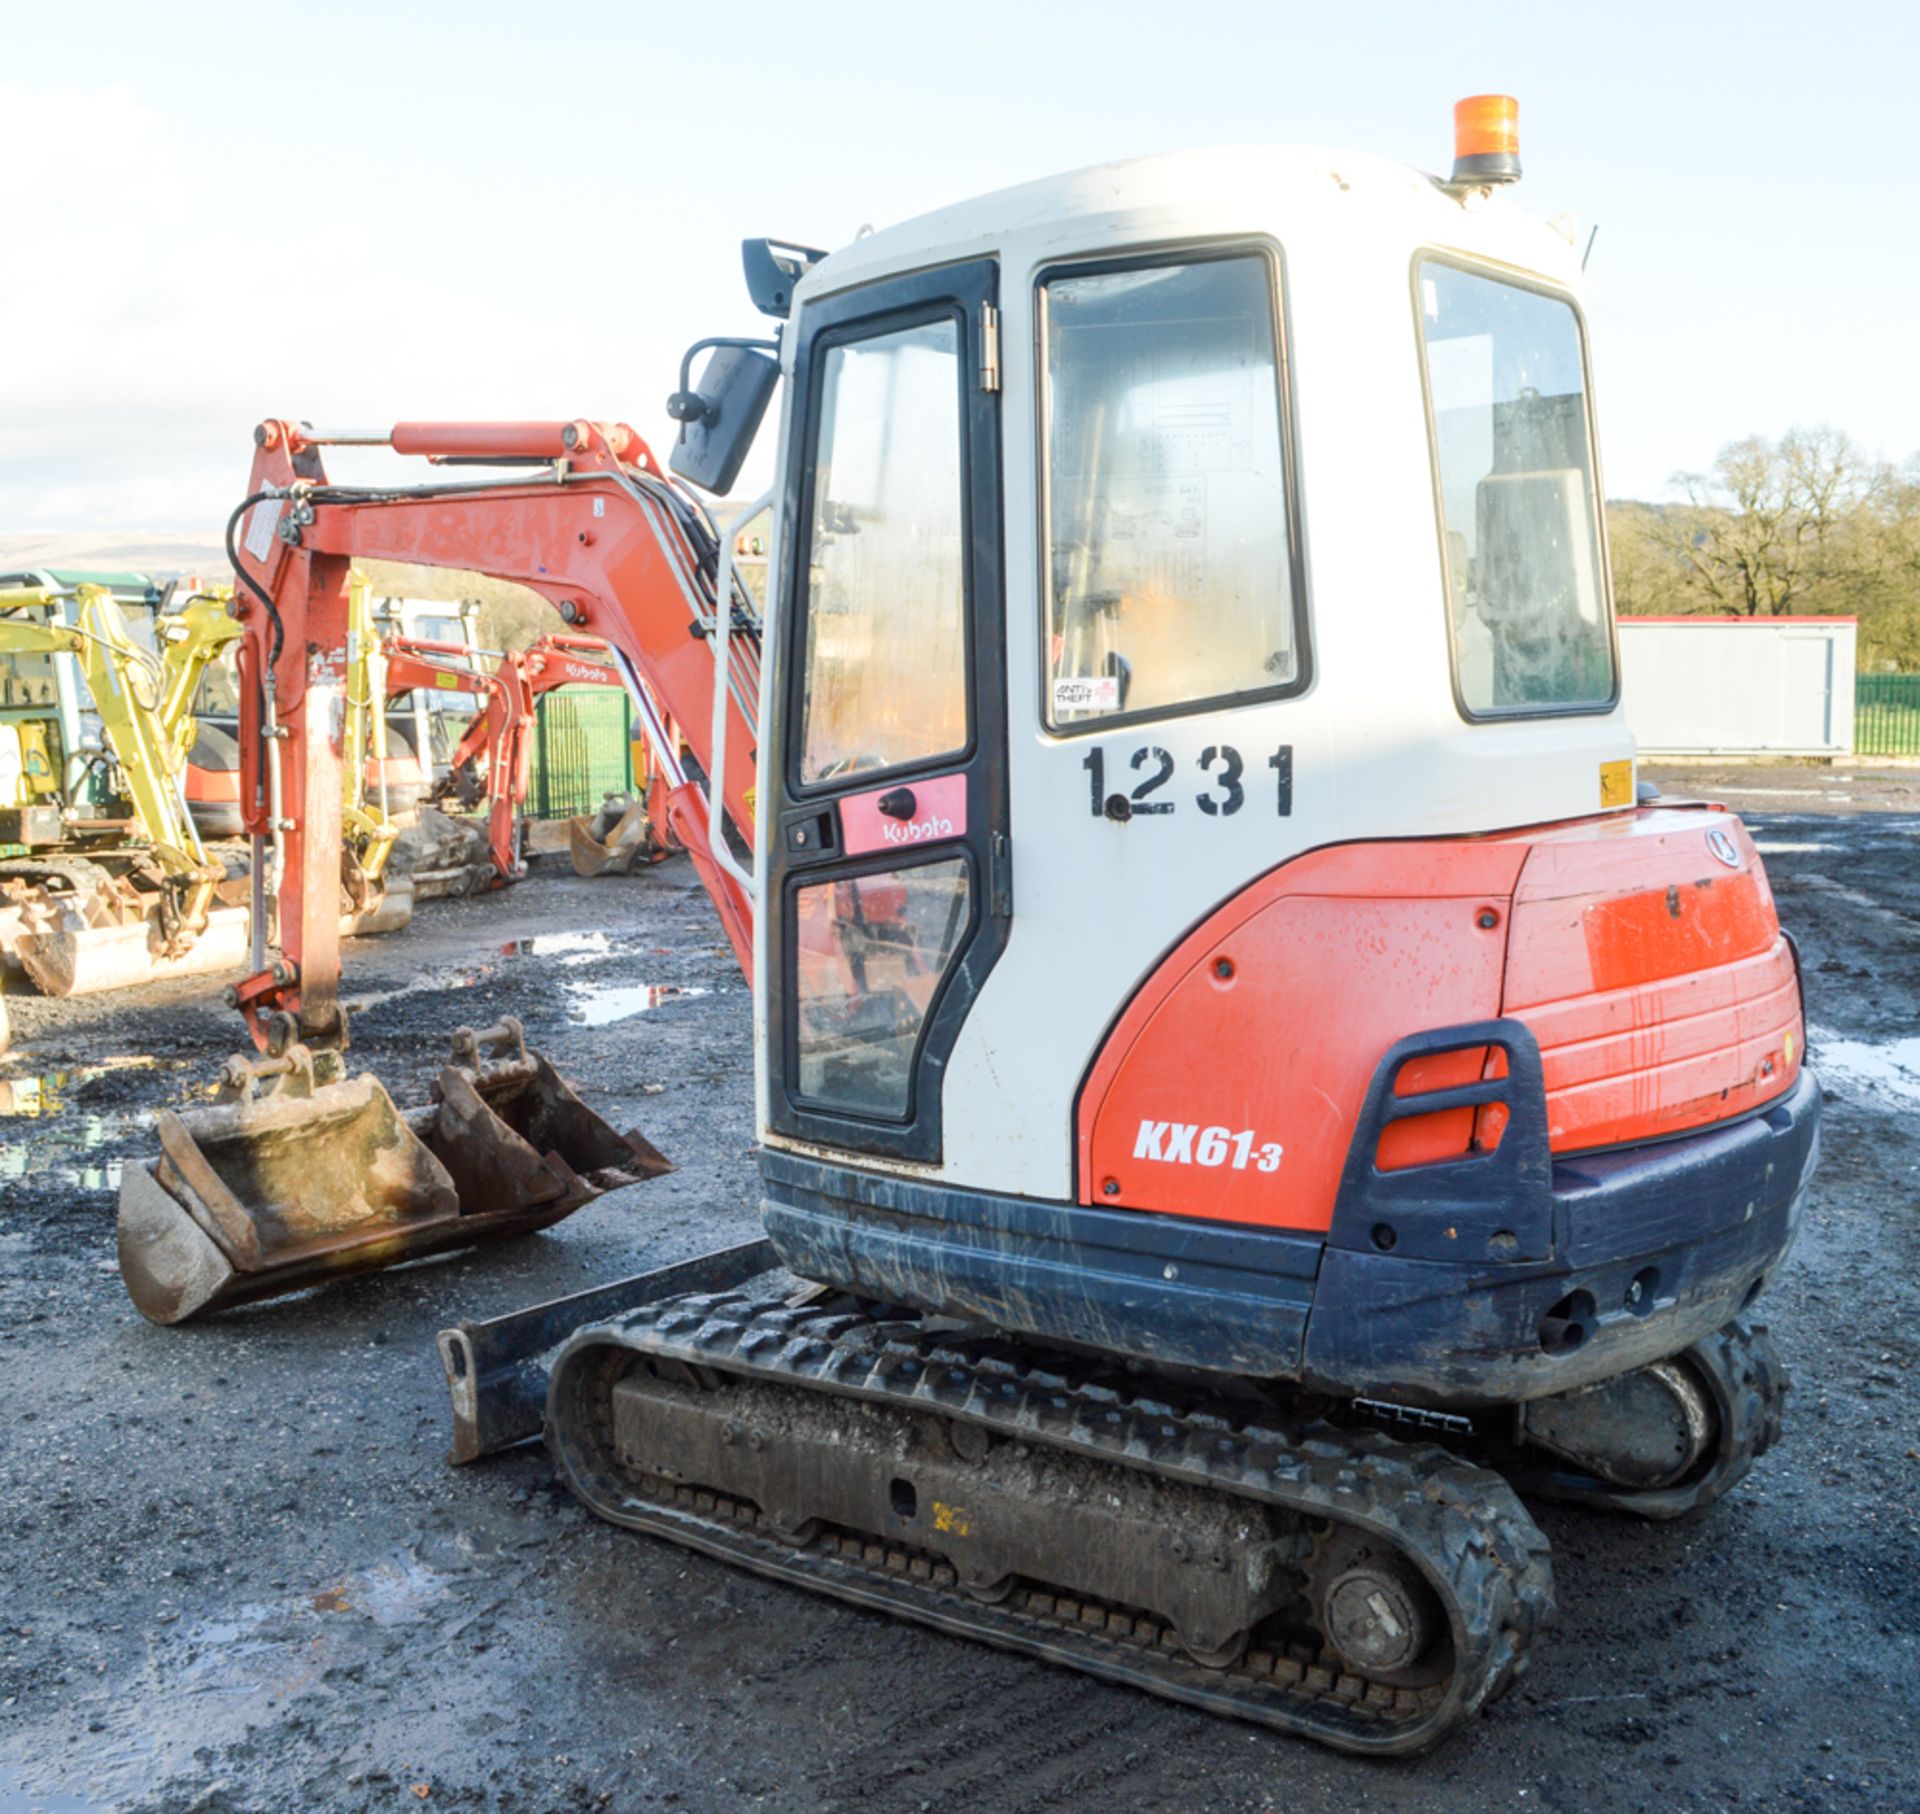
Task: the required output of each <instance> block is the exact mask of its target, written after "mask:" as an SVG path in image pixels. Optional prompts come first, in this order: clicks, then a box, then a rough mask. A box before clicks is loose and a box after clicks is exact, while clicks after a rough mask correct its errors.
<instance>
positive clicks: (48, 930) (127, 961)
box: [14, 907, 248, 997]
mask: <svg viewBox="0 0 1920 1814" xmlns="http://www.w3.org/2000/svg"><path fill="white" fill-rule="evenodd" d="M14 949H15V952H16V954H17V955H18V958H19V961H20V967H21V968H22V969H23V970H24V971H25V972H26V973H27V978H28V980H29V981H30V982H31V983H32V984H33V986H34V987H35V988H36V989H38V990H39V991H40V993H41V994H42V995H53V996H60V997H65V996H69V995H98V994H100V993H101V992H102V991H103V990H107V989H130V988H133V987H135V986H136V985H138V984H140V983H157V982H167V981H170V980H172V979H173V978H175V977H182V976H208V975H212V974H214V973H216V972H219V971H223V970H239V969H242V968H243V967H244V966H245V964H246V961H247V953H248V940H247V910H246V909H245V908H244V907H216V908H215V909H214V910H213V911H212V912H211V913H209V914H208V915H207V924H206V928H205V930H203V931H202V932H200V933H199V934H198V935H197V936H196V937H195V938H194V940H193V942H192V944H190V945H188V946H187V948H186V949H185V950H184V951H182V952H180V953H179V954H177V955H175V956H168V955H166V954H165V952H164V951H163V950H161V949H160V948H159V939H158V936H157V933H156V929H155V924H154V921H153V919H152V917H151V916H148V917H146V918H142V919H135V920H124V921H119V922H118V923H115V922H113V921H103V922H101V923H96V924H91V925H90V924H88V923H87V921H86V920H85V918H84V917H83V916H82V915H81V914H79V913H77V912H75V911H74V910H73V909H71V908H63V909H62V910H61V911H59V912H58V913H57V914H54V915H51V916H45V917H43V918H42V919H41V920H40V921H39V923H38V924H37V925H35V927H34V928H33V929H32V930H30V931H25V932H23V933H22V934H21V935H20V937H19V939H18V941H17V943H16V945H15V947H14Z"/></svg>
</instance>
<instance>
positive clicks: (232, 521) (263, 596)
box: [226, 491, 287, 673]
mask: <svg viewBox="0 0 1920 1814" xmlns="http://www.w3.org/2000/svg"><path fill="white" fill-rule="evenodd" d="M272 495H273V494H272V493H271V492H266V491H256V492H254V493H253V494H252V495H251V496H250V497H244V498H242V499H241V500H240V503H239V505H238V507H237V508H236V509H235V510H234V513H233V515H232V516H230V517H228V518H227V537H226V540H227V565H228V566H229V567H231V568H232V569H233V570H234V572H235V573H236V574H237V575H238V576H239V578H240V580H241V582H242V583H243V584H244V585H245V586H246V588H247V590H248V591H249V592H251V593H252V594H253V595H254V597H255V598H257V599H258V600H259V601H260V602H261V603H262V604H263V605H265V606H266V608H267V616H268V617H269V618H271V619H272V621H273V648H272V652H271V653H270V654H269V655H268V657H267V671H268V672H269V673H271V672H272V671H273V669H274V668H276V667H277V666H279V663H280V650H281V647H282V645H283V644H284V643H285V642H286V634H287V633H286V626H285V625H284V624H283V623H281V621H280V607H279V606H278V605H276V604H275V603H274V602H273V598H272V595H271V594H269V592H268V591H267V589H266V587H264V586H263V585H261V583H260V582H259V581H258V580H257V579H255V578H254V577H253V575H252V574H251V573H249V572H248V571H247V570H246V568H245V567H243V566H242V565H241V564H240V551H239V550H238V549H237V548H236V547H234V545H233V532H234V531H235V530H236V529H237V528H239V526H240V519H241V518H242V517H243V516H245V515H246V514H247V512H248V511H249V510H251V509H252V508H253V507H254V505H256V504H264V503H265V502H266V501H267V499H268V498H269V497H271V496H272Z"/></svg>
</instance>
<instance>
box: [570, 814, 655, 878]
mask: <svg viewBox="0 0 1920 1814" xmlns="http://www.w3.org/2000/svg"><path fill="white" fill-rule="evenodd" d="M652 835H653V828H652V825H651V824H650V823H649V821H648V818H647V807H646V802H645V801H644V800H633V799H629V798H628V797H627V796H626V795H624V794H609V795H608V796H607V798H606V800H605V801H604V802H603V803H602V805H601V807H600V810H599V811H598V812H592V813H583V814H581V815H580V816H579V817H578V818H573V819H569V820H568V821H567V854H568V855H569V856H570V857H572V859H573V873H574V874H575V875H579V876H585V877H587V878H588V879H589V880H591V879H592V878H593V877H595V876H605V875H619V876H623V875H630V874H632V872H633V870H634V869H635V868H636V867H637V866H638V865H639V864H641V863H644V862H651V861H652V860H653V857H654V854H655V853H654V850H653V845H652Z"/></svg>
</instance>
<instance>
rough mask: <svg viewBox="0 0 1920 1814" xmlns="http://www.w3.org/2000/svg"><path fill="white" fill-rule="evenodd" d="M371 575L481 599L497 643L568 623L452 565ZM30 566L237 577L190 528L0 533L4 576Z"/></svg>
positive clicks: (378, 570) (430, 594)
mask: <svg viewBox="0 0 1920 1814" xmlns="http://www.w3.org/2000/svg"><path fill="white" fill-rule="evenodd" d="M361 565H362V568H363V570H364V571H365V573H366V575H367V578H368V579H369V580H370V581H372V583H373V585H374V586H375V587H376V588H377V589H378V590H379V591H380V592H381V593H383V594H386V595H388V596H390V597H394V598H427V599H445V600H454V599H463V598H477V599H478V600H479V601H480V605H481V611H480V624H481V635H482V637H483V638H484V639H485V640H486V642H487V643H488V645H489V646H490V647H494V648H503V649H520V648H525V647H526V645H527V644H528V643H530V642H532V641H533V639H534V638H535V637H536V636H538V635H539V634H540V633H541V632H542V631H543V630H557V629H560V628H562V627H563V626H562V625H561V622H560V614H559V613H558V612H557V611H555V610H553V609H552V607H551V606H549V605H548V604H547V603H546V601H545V600H544V599H542V598H540V597H539V596H538V595H537V594H535V593H532V592H529V591H528V590H527V589H526V588H525V587H524V586H510V585H508V584H506V583H505V582H504V581H502V580H497V579H487V578H486V577H484V576H483V575H481V574H478V573H460V572H456V571H455V570H453V569H452V568H438V567H403V566H398V565H395V564H393V563H392V562H388V561H364V562H362V563H361ZM26 567H51V568H54V569H55V570H66V571H74V570H79V571H92V572H96V573H99V572H115V573H145V574H147V575H149V576H150V577H152V578H153V579H155V580H159V581H163V582H164V581H166V580H170V579H177V578H179V577H180V576H181V575H183V574H193V575H196V576H198V577H199V578H200V579H202V580H205V581H207V582H208V583H210V584H215V585H217V584H219V583H220V582H222V581H224V580H230V579H231V578H232V577H233V574H232V570H231V569H230V568H229V567H228V566H227V556H226V551H225V549H223V548H222V547H221V545H220V543H219V542H218V541H217V540H210V539H209V538H207V537H206V536H202V535H193V534H189V533H186V532H183V531H165V530H154V531H148V532H146V533H141V532H139V531H134V532H130V533H128V534H125V535H115V534H113V533H111V532H109V531H106V530H92V531H86V530H76V531H74V532H73V533H71V534H63V535H56V534H42V535H0V573H17V572H19V571H20V570H21V569H22V568H26Z"/></svg>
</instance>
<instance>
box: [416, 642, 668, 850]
mask: <svg viewBox="0 0 1920 1814" xmlns="http://www.w3.org/2000/svg"><path fill="white" fill-rule="evenodd" d="M386 649H387V672H388V691H389V693H391V694H400V693H404V692H408V691H411V690H412V689H413V688H415V687H432V688H435V689H448V688H451V689H454V690H458V691H464V692H469V693H473V694H475V695H477V696H480V697H482V698H483V699H484V704H483V705H482V706H481V709H480V710H479V711H477V712H476V713H475V715H474V717H473V719H472V721H471V722H470V723H469V724H468V726H467V728H466V730H465V732H464V733H462V735H461V737H460V739H459V741H458V742H457V743H456V744H455V745H454V748H453V752H452V755H451V757H450V759H449V762H448V770H447V774H446V776H445V777H444V778H443V779H442V780H441V781H440V782H438V783H437V784H436V786H435V788H434V791H433V796H432V797H433V798H434V799H436V800H443V801H449V802H451V803H453V804H457V805H459V806H461V807H465V808H472V807H474V806H477V805H479V804H481V803H482V802H483V801H484V802H485V804H486V808H487V828H488V831H487V842H488V849H489V852H490V854H491V856H492V860H493V867H494V885H495V886H496V887H497V886H501V885H503V884H505V883H508V882H512V881H517V880H518V879H519V878H520V877H521V876H523V875H524V874H525V873H526V864H525V861H524V860H523V855H522V851H521V845H520V839H521V831H522V827H521V819H520V815H521V812H522V809H523V808H524V806H525V803H526V799H527V792H528V787H529V784H530V768H531V761H532V753H533V729H534V725H535V722H536V720H537V717H538V712H539V705H540V701H541V700H542V699H543V698H544V697H545V696H546V695H547V694H548V693H551V692H553V691H554V690H555V689H556V688H559V687H564V686H599V687H620V688H624V687H625V685H626V682H625V680H624V679H623V678H622V676H621V673H620V670H619V669H618V668H617V667H615V666H614V665H613V664H612V660H611V651H610V650H609V649H608V647H607V645H606V644H605V643H604V642H601V641H599V640H598V639H597V638H595V637H591V636H568V635H563V634H557V633H552V632H550V633H548V634H546V635H543V636H540V637H538V638H536V639H535V640H534V641H533V642H532V643H531V644H529V645H528V646H527V647H526V648H525V649H522V650H509V651H507V652H505V653H503V654H501V655H500V656H499V657H498V658H497V660H496V662H495V665H494V668H493V670H492V672H491V673H479V672H475V671H473V670H470V669H467V668H464V667H462V666H461V665H460V664H459V662H458V660H457V659H456V658H457V657H458V656H459V655H460V654H461V653H462V651H460V650H458V649H457V648H455V647H454V646H453V645H450V644H444V643H436V642H429V641H425V640H421V639H417V638H410V637H390V638H389V639H388V640H387V644H386ZM656 712H657V708H656ZM661 722H662V723H666V722H667V721H666V720H665V719H664V718H662V719H661ZM667 735H668V737H669V738H670V739H676V740H677V737H678V733H677V732H676V731H675V730H674V729H673V727H672V726H671V724H670V723H669V724H667ZM590 824H591V820H575V821H573V822H572V823H571V824H570V825H569V828H568V830H569V838H570V842H571V843H572V845H573V847H574V851H575V859H574V867H575V869H576V870H578V871H580V872H581V873H583V874H603V873H607V872H608V871H609V870H610V869H613V868H615V867H616V866H619V867H623V868H629V867H631V866H632V863H633V862H634V861H635V860H636V858H637V857H644V858H645V859H646V860H648V861H658V860H659V859H660V858H662V857H665V856H668V855H670V854H671V853H672V852H673V851H674V850H675V849H677V848H678V846H677V845H676V844H675V843H674V842H673V838H672V832H671V830H670V829H669V828H668V826H667V824H666V815H665V802H664V797H663V796H662V795H661V793H660V790H658V789H655V788H652V787H650V786H649V785H647V780H646V778H645V777H643V778H642V780H641V796H640V800H639V801H638V802H636V803H634V804H633V805H630V806H627V807H625V808H623V809H622V810H621V811H620V812H619V813H618V814H617V815H615V817H614V823H613V825H612V827H611V828H610V829H609V831H608V832H607V833H605V834H603V840H594V839H592V838H591V837H588V839H587V842H589V843H593V842H596V841H603V843H604V850H605V860H604V861H602V862H600V863H598V864H597V865H594V866H592V867H589V868H583V867H582V862H581V858H580V855H579V851H580V849H581V845H582V839H583V828H584V827H586V826H587V825H590Z"/></svg>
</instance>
